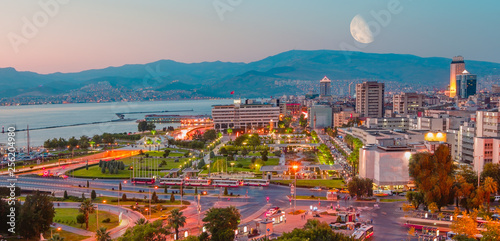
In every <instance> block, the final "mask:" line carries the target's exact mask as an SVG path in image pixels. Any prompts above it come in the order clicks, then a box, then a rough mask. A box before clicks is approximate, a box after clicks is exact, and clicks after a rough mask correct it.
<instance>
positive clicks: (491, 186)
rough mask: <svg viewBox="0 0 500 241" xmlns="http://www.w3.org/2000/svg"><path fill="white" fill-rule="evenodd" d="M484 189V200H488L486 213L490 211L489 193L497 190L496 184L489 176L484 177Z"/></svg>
mask: <svg viewBox="0 0 500 241" xmlns="http://www.w3.org/2000/svg"><path fill="white" fill-rule="evenodd" d="M483 188H484V191H485V192H486V201H487V202H488V213H489V212H490V195H491V194H492V193H496V192H497V190H498V184H497V182H495V180H493V178H491V177H486V178H485V179H484V183H483Z"/></svg>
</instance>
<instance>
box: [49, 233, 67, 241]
mask: <svg viewBox="0 0 500 241" xmlns="http://www.w3.org/2000/svg"><path fill="white" fill-rule="evenodd" d="M48 241H64V238H63V237H61V236H59V234H54V235H52V237H50V238H49V239H48Z"/></svg>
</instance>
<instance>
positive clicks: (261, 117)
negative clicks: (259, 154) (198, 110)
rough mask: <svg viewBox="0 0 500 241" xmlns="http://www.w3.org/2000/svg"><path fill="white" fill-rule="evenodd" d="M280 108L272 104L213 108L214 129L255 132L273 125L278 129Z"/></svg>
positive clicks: (216, 106) (217, 106)
mask: <svg viewBox="0 0 500 241" xmlns="http://www.w3.org/2000/svg"><path fill="white" fill-rule="evenodd" d="M279 115H280V107H279V106H273V105H270V104H241V102H240V101H239V100H235V102H234V104H232V105H214V106H212V119H213V122H214V128H215V129H216V130H218V131H222V130H227V129H228V128H231V129H244V130H245V131H247V130H254V129H257V128H263V127H267V126H270V125H272V126H273V128H277V127H278V121H279Z"/></svg>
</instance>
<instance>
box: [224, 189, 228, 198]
mask: <svg viewBox="0 0 500 241" xmlns="http://www.w3.org/2000/svg"><path fill="white" fill-rule="evenodd" d="M227 195H228V193H227V187H224V196H227Z"/></svg>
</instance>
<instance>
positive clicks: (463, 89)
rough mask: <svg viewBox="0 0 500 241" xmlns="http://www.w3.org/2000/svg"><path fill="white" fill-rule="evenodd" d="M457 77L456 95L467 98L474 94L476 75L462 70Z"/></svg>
mask: <svg viewBox="0 0 500 241" xmlns="http://www.w3.org/2000/svg"><path fill="white" fill-rule="evenodd" d="M456 78H457V95H458V96H460V97H461V98H469V96H471V95H475V94H476V84H477V76H476V75H475V74H470V73H469V72H468V71H467V70H464V71H463V72H462V74H459V75H457V76H456Z"/></svg>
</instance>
